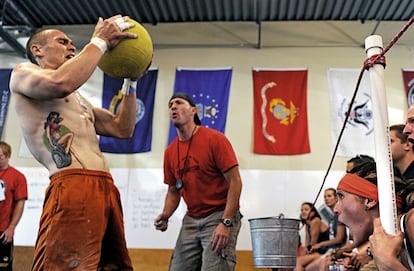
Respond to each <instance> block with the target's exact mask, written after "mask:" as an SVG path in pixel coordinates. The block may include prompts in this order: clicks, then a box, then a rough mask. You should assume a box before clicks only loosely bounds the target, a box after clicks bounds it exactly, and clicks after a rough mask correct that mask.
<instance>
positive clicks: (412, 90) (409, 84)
mask: <svg viewBox="0 0 414 271" xmlns="http://www.w3.org/2000/svg"><path fill="white" fill-rule="evenodd" d="M402 75H403V81H404V89H405V94H406V97H407V103H408V106H411V105H412V104H413V103H414V70H412V69H402Z"/></svg>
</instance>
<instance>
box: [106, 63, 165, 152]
mask: <svg viewBox="0 0 414 271" xmlns="http://www.w3.org/2000/svg"><path fill="white" fill-rule="evenodd" d="M157 78H158V69H156V68H151V69H150V70H149V71H148V72H147V73H146V74H145V75H144V76H142V77H141V78H140V79H139V80H138V82H137V116H136V121H135V130H134V135H133V137H132V138H129V139H117V138H113V137H106V136H101V137H100V138H99V146H100V148H101V150H102V151H103V152H108V153H140V152H148V151H150V150H151V141H152V120H153V115H154V98H155V86H156V84H157ZM123 82H124V80H123V79H119V78H113V77H110V76H108V75H106V74H104V83H103V93H102V107H103V108H106V109H108V110H109V111H111V112H112V113H114V114H116V112H117V111H118V107H119V103H120V102H121V99H122V94H121V93H120V89H121V87H122V84H123Z"/></svg>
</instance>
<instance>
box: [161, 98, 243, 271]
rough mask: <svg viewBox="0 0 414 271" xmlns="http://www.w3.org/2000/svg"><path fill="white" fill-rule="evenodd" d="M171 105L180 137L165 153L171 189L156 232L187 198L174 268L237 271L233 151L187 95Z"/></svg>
mask: <svg viewBox="0 0 414 271" xmlns="http://www.w3.org/2000/svg"><path fill="white" fill-rule="evenodd" d="M168 107H169V113H170V118H171V121H172V122H173V124H174V126H175V127H176V129H177V133H178V136H177V138H175V139H174V140H173V142H171V144H170V145H169V146H168V147H167V149H166V150H165V153H164V182H165V183H166V184H167V185H168V191H167V196H166V199H165V205H164V209H163V211H162V213H161V214H160V215H158V217H157V218H156V219H155V221H154V223H155V228H156V229H157V230H160V231H165V230H167V227H168V219H169V218H170V217H171V215H172V214H173V213H174V211H175V210H176V208H177V207H178V205H179V203H180V199H181V197H183V199H184V201H185V203H186V205H187V213H186V215H185V216H184V218H183V222H182V227H181V230H180V234H179V236H178V239H177V243H176V245H175V250H174V254H173V256H172V259H171V262H170V267H169V270H170V271H182V270H186V271H198V270H214V271H224V270H234V268H235V264H236V252H235V251H236V243H237V237H238V234H239V231H240V226H241V222H240V220H241V217H242V215H241V214H240V212H239V199H240V193H241V189H242V182H241V178H240V172H239V164H238V161H237V158H236V155H235V153H234V151H233V147H232V146H231V144H230V142H229V140H228V139H227V138H226V137H225V136H224V134H222V133H220V132H218V131H216V130H214V129H211V128H207V127H203V126H200V125H201V121H200V119H199V118H198V115H197V108H196V105H195V103H194V101H193V99H192V98H191V97H190V96H188V95H187V94H185V93H176V94H174V95H173V96H172V97H171V99H170V101H169V104H168Z"/></svg>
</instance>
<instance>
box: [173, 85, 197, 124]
mask: <svg viewBox="0 0 414 271" xmlns="http://www.w3.org/2000/svg"><path fill="white" fill-rule="evenodd" d="M175 98H181V99H184V100H186V101H187V102H188V103H189V104H190V105H191V106H192V107H196V104H195V102H194V100H193V99H192V98H191V97H190V96H189V95H188V94H187V93H184V92H177V93H174V94H173V96H171V98H170V100H169V101H168V103H170V102H171V100H172V99H175ZM194 122H195V124H197V125H201V121H200V118H199V117H198V114H197V113H195V114H194Z"/></svg>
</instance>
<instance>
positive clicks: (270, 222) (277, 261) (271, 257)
mask: <svg viewBox="0 0 414 271" xmlns="http://www.w3.org/2000/svg"><path fill="white" fill-rule="evenodd" d="M299 222H300V221H299V220H298V219H285V218H284V217H283V215H282V214H281V215H279V217H264V218H254V219H249V223H250V233H251V239H252V248H253V263H254V266H255V267H273V268H294V267H295V266H296V255H297V251H298V245H299Z"/></svg>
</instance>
